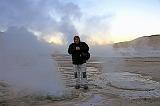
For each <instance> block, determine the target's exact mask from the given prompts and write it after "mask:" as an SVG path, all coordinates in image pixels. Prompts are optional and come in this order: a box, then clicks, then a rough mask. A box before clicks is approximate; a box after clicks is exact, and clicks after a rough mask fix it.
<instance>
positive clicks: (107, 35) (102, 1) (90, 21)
mask: <svg viewBox="0 0 160 106" xmlns="http://www.w3.org/2000/svg"><path fill="white" fill-rule="evenodd" d="M0 13H1V16H0V29H1V30H3V29H6V28H8V27H10V26H16V27H25V28H27V29H28V30H30V31H32V32H34V33H35V34H36V35H37V36H39V37H40V38H43V39H45V40H47V41H48V42H53V43H57V44H64V42H65V43H66V42H71V41H72V37H73V36H74V34H78V35H80V36H81V38H82V39H83V40H85V41H86V42H89V43H90V44H99V45H101V44H107V43H112V42H120V41H126V40H132V39H135V38H137V37H140V36H147V35H151V34H159V33H160V30H159V28H160V20H159V19H160V0H0Z"/></svg>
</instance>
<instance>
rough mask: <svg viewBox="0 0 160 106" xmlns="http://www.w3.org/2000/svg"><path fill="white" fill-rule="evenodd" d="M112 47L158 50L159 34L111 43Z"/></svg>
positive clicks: (159, 45) (159, 46)
mask: <svg viewBox="0 0 160 106" xmlns="http://www.w3.org/2000/svg"><path fill="white" fill-rule="evenodd" d="M113 48H114V49H121V48H134V49H135V50H140V49H151V50H160V34H156V35H151V36H143V37H139V38H136V39H134V40H132V41H126V42H119V43H115V44H113Z"/></svg>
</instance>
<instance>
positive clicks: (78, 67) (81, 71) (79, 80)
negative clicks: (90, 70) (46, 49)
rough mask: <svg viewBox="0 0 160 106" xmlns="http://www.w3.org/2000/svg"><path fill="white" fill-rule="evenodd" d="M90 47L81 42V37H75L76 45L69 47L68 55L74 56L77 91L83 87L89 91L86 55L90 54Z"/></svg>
mask: <svg viewBox="0 0 160 106" xmlns="http://www.w3.org/2000/svg"><path fill="white" fill-rule="evenodd" d="M88 51H89V47H88V45H87V44H86V43H85V42H81V41H80V37H79V36H74V43H72V44H70V45H69V48H68V53H69V54H71V55H72V63H73V70H74V76H75V78H76V86H75V88H76V89H79V88H80V87H81V86H83V87H84V89H88V85H87V75H86V58H85V57H84V55H83V54H84V53H88Z"/></svg>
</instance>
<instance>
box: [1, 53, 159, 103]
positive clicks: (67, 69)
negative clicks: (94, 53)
mask: <svg viewBox="0 0 160 106" xmlns="http://www.w3.org/2000/svg"><path fill="white" fill-rule="evenodd" d="M53 59H54V60H56V62H57V65H58V70H59V71H60V73H61V76H62V79H63V81H64V84H65V86H66V91H65V93H64V95H62V96H61V97H54V96H52V95H46V96H42V95H34V94H33V95H22V94H19V93H18V94H17V93H15V92H14V91H13V89H12V87H11V86H10V84H8V83H7V82H6V81H0V106H160V102H159V101H160V84H159V83H160V77H159V76H160V72H159V70H158V69H159V68H160V59H159V58H100V57H92V58H91V59H90V60H89V61H88V62H87V75H88V81H89V90H87V91H86V90H83V89H79V90H75V89H74V87H73V86H74V84H75V79H74V76H73V70H72V63H71V58H70V56H68V55H64V54H55V55H53Z"/></svg>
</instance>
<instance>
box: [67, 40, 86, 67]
mask: <svg viewBox="0 0 160 106" xmlns="http://www.w3.org/2000/svg"><path fill="white" fill-rule="evenodd" d="M76 47H80V50H76ZM88 51H89V47H88V45H87V44H86V43H85V42H80V43H79V44H76V43H72V44H70V45H69V48H68V53H69V54H71V55H72V63H73V64H83V63H86V59H85V58H84V57H83V56H82V52H88Z"/></svg>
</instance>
